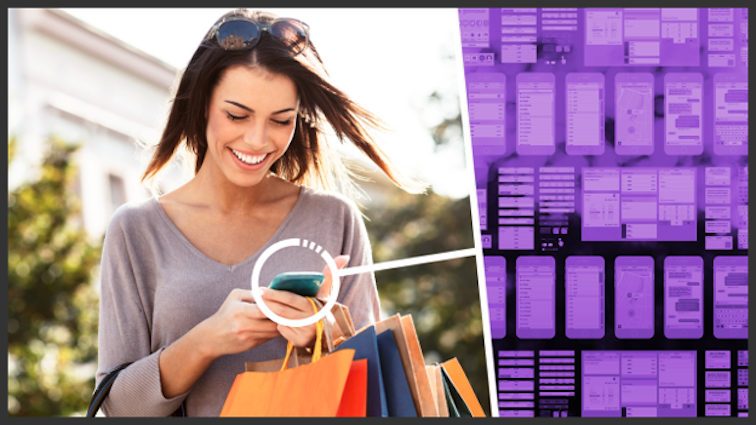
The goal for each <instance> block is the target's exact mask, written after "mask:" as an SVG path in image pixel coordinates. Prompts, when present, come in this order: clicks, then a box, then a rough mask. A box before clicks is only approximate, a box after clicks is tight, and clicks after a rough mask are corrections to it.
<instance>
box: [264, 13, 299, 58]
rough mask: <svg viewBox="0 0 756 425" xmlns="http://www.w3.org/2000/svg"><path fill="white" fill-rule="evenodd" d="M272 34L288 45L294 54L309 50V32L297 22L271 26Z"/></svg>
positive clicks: (283, 22) (280, 22) (277, 23)
mask: <svg viewBox="0 0 756 425" xmlns="http://www.w3.org/2000/svg"><path fill="white" fill-rule="evenodd" d="M270 33H271V34H272V35H274V36H276V37H278V38H280V39H281V40H282V41H283V42H284V43H286V44H287V45H288V46H289V48H290V49H291V50H292V52H293V53H294V54H298V53H301V52H302V51H304V49H306V48H307V30H306V29H305V27H304V26H303V25H302V24H301V23H299V22H297V21H278V22H276V23H274V24H273V25H271V27H270Z"/></svg>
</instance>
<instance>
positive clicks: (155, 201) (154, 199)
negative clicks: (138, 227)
mask: <svg viewBox="0 0 756 425" xmlns="http://www.w3.org/2000/svg"><path fill="white" fill-rule="evenodd" d="M307 193H308V191H307V186H300V188H299V197H298V198H297V202H295V203H294V207H293V208H292V209H291V211H289V214H287V215H286V218H285V219H284V221H283V222H281V224H280V225H279V226H278V229H276V231H275V233H273V235H272V236H271V237H270V238H268V240H267V241H265V244H263V246H261V247H260V248H259V249H258V250H257V251H255V253H254V254H252V255H251V256H250V257H248V258H247V259H245V260H243V261H241V262H239V263H236V264H233V265H228V264H223V263H221V262H218V261H216V260H213V259H212V258H210V257H208V256H207V255H205V253H203V252H202V251H200V250H199V249H198V248H197V247H196V246H194V244H193V243H191V242H190V241H189V239H188V238H187V237H186V236H185V235H184V234H183V233H182V232H181V230H179V228H178V227H177V226H176V224H175V223H173V221H172V220H171V219H170V218H169V217H168V214H166V212H165V210H164V209H163V206H162V205H160V200H159V199H158V197H157V196H154V197H152V203H153V205H154V206H155V208H156V209H157V211H158V214H159V215H160V216H161V217H162V218H163V220H165V222H166V224H167V225H168V228H169V229H171V232H172V233H173V234H174V235H176V237H177V238H178V239H179V240H180V241H181V242H182V243H183V244H185V245H187V246H188V247H189V249H190V250H191V251H192V252H194V253H195V254H197V255H198V256H200V257H201V258H203V259H204V260H205V261H206V262H209V263H211V264H213V265H215V266H217V267H222V268H224V269H227V270H229V271H233V270H235V269H237V268H239V267H242V266H244V265H246V264H247V263H249V262H250V261H252V260H253V259H255V258H256V257H259V256H260V253H262V252H263V251H264V250H265V249H267V248H268V247H269V246H270V245H271V244H273V242H274V241H275V240H277V239H278V237H279V235H280V234H281V233H282V232H283V231H284V229H285V228H286V227H287V225H288V224H289V222H290V221H291V220H292V217H293V216H294V215H295V214H296V213H297V211H298V210H299V209H300V208H302V206H301V205H302V204H303V203H304V201H303V198H305V196H307Z"/></svg>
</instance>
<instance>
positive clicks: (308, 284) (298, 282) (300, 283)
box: [268, 272, 325, 297]
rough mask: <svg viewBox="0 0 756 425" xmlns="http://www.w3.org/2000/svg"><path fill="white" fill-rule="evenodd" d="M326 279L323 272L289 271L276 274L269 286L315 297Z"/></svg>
mask: <svg viewBox="0 0 756 425" xmlns="http://www.w3.org/2000/svg"><path fill="white" fill-rule="evenodd" d="M324 279H325V276H323V273H313V272H287V273H281V274H279V275H278V276H276V277H275V278H274V279H273V282H271V283H270V285H269V286H268V288H270V289H278V290H281V291H289V292H293V293H295V294H297V295H301V296H303V297H314V296H315V295H317V294H318V290H319V289H320V285H321V284H322V283H323V280H324Z"/></svg>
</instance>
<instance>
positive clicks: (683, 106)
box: [664, 72, 703, 155]
mask: <svg viewBox="0 0 756 425" xmlns="http://www.w3.org/2000/svg"><path fill="white" fill-rule="evenodd" d="M664 153H666V154H667V155H700V154H702V153H703V75H701V74H700V73H698V72H670V73H668V74H666V75H665V76H664Z"/></svg>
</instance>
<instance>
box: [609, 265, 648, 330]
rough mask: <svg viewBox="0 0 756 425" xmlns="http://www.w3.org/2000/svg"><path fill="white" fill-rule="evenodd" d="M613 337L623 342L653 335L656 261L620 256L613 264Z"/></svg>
mask: <svg viewBox="0 0 756 425" xmlns="http://www.w3.org/2000/svg"><path fill="white" fill-rule="evenodd" d="M614 299H615V303H614V334H615V335H616V336H617V338H620V339H626V338H629V339H648V338H651V337H653V336H654V259H653V258H651V257H640V256H638V257H617V258H616V260H615V262H614Z"/></svg>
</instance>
